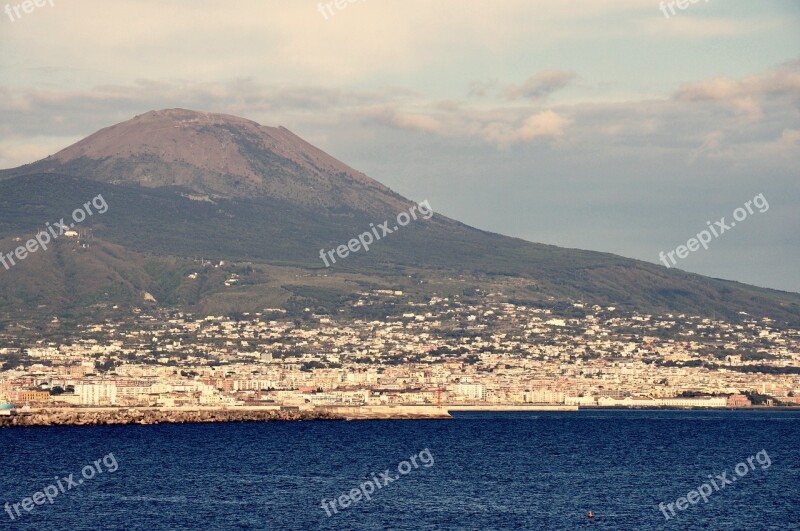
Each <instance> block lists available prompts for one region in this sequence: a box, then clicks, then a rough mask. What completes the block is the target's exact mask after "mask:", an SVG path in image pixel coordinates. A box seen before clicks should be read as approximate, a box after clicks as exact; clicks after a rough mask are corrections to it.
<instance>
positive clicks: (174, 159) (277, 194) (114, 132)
mask: <svg viewBox="0 0 800 531" xmlns="http://www.w3.org/2000/svg"><path fill="white" fill-rule="evenodd" d="M20 170H22V168H20ZM21 173H63V174H67V175H74V176H77V177H83V178H89V179H94V180H98V181H103V182H108V183H111V184H133V185H139V186H145V187H148V188H157V187H177V188H181V189H185V190H186V191H188V192H191V193H194V194H201V195H208V196H210V197H217V198H234V197H237V198H252V197H269V198H273V199H279V200H288V201H291V202H293V203H300V204H304V205H306V206H312V207H315V208H316V207H324V208H341V207H353V208H358V209H361V210H365V209H366V210H371V209H369V208H367V207H368V205H369V204H370V203H375V202H377V203H378V205H381V206H382V207H385V206H387V205H391V206H392V208H394V207H395V206H397V205H398V204H399V201H402V198H400V196H398V195H397V194H394V193H393V192H392V191H391V190H389V189H388V188H386V187H385V186H383V185H382V184H380V183H378V182H377V181H375V180H373V179H370V178H369V177H367V176H365V175H364V174H362V173H360V172H358V171H356V170H354V169H353V168H351V167H350V166H348V165H346V164H344V163H342V162H340V161H338V160H336V159H335V158H334V157H332V156H330V155H328V154H327V153H325V152H323V151H322V150H320V149H318V148H316V147H314V146H313V145H311V144H310V143H308V142H306V141H305V140H303V139H302V138H300V137H299V136H297V135H295V134H294V133H292V132H291V131H289V130H288V129H286V128H284V127H268V126H264V125H261V124H259V123H257V122H254V121H252V120H248V119H245V118H240V117H238V116H232V115H229V114H218V113H208V112H199V111H192V110H187V109H179V108H178V109H162V110H154V111H149V112H147V113H144V114H141V115H138V116H135V117H134V118H132V119H130V120H127V121H125V122H121V123H119V124H116V125H113V126H111V127H107V128H105V129H101V130H100V131H97V132H96V133H94V134H92V135H90V136H88V137H86V138H85V139H83V140H81V141H80V142H77V143H76V144H73V145H72V146H69V147H67V148H65V149H63V150H61V151H59V152H58V153H56V154H55V155H53V156H51V157H48V158H46V159H43V160H41V161H39V162H36V163H34V164H32V165H28V166H26V167H24V172H23V171H12V172H11V174H12V175H19V174H21ZM381 210H382V208H381Z"/></svg>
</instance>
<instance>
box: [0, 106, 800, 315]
mask: <svg viewBox="0 0 800 531" xmlns="http://www.w3.org/2000/svg"><path fill="white" fill-rule="evenodd" d="M98 195H100V196H102V197H103V198H104V200H105V202H106V203H107V205H108V210H107V212H105V213H103V214H102V215H101V214H95V215H93V216H91V217H89V218H88V219H87V220H86V221H85V222H83V223H81V224H79V226H78V227H76V228H77V229H78V230H79V231H81V233H80V235H79V236H78V237H73V238H64V237H62V238H60V239H59V240H58V241H57V242H56V243H54V245H53V246H52V247H51V248H50V249H49V250H48V251H47V252H40V253H35V254H31V255H30V256H29V257H28V258H27V259H26V260H25V262H24V263H20V264H17V265H16V266H15V267H13V268H11V269H10V270H8V271H6V270H4V269H3V268H2V267H0V318H2V316H3V315H5V316H6V317H7V318H11V317H10V316H18V315H20V313H21V312H22V313H27V314H30V315H32V316H46V315H53V314H56V315H58V314H63V313H65V312H66V313H69V314H76V313H81V312H83V311H88V310H89V309H91V308H95V309H96V310H97V311H98V312H100V313H102V312H107V311H109V310H108V308H109V307H112V306H114V305H116V306H119V307H130V306H134V305H139V304H141V303H142V301H143V300H144V298H145V294H148V295H147V298H148V300H149V299H150V296H152V298H154V299H155V300H156V301H157V304H160V305H170V306H176V307H181V308H190V309H192V310H194V311H200V312H219V311H228V312H234V311H249V310H252V309H258V308H264V307H266V306H275V305H284V306H286V307H290V308H300V309H301V310H302V308H304V307H314V308H318V309H320V310H322V311H328V312H335V311H337V310H338V309H339V308H341V307H342V306H343V304H344V303H345V302H346V301H348V300H351V299H352V298H353V297H354V294H356V293H357V292H360V291H364V290H365V289H368V288H370V287H395V288H399V289H404V290H408V291H409V292H410V293H418V294H419V295H420V296H422V295H430V294H431V293H434V292H435V293H439V294H462V293H467V292H471V291H473V290H476V289H489V290H492V289H494V290H495V291H502V292H503V293H504V296H506V297H508V298H510V299H512V300H516V301H523V302H527V303H532V304H544V303H547V302H548V301H550V302H552V301H553V300H565V299H571V300H582V301H584V302H587V303H596V304H602V305H613V306H617V307H620V308H621V309H628V310H638V311H641V312H649V313H656V312H658V313H687V314H701V315H714V314H716V315H718V316H724V317H727V318H729V319H732V320H736V319H737V318H738V316H739V315H740V313H739V312H746V313H748V314H751V315H758V316H770V317H772V318H773V319H776V320H779V321H781V322H788V323H798V321H800V295H798V294H794V293H785V292H780V291H776V290H768V289H762V288H756V287H752V286H747V285H744V284H740V283H736V282H730V281H724V280H718V279H711V278H707V277H703V276H700V275H694V274H690V273H686V272H682V271H679V270H676V269H666V268H664V267H662V266H660V265H655V264H650V263H646V262H641V261H637V260H631V259H627V258H623V257H619V256H615V255H611V254H606V253H597V252H590V251H581V250H574V249H564V248H560V247H555V246H550V245H542V244H536V243H530V242H526V241H523V240H520V239H516V238H509V237H505V236H502V235H498V234H492V233H488V232H484V231H481V230H478V229H475V228H472V227H469V226H466V225H464V224H462V223H459V222H458V221H455V220H452V219H449V218H447V217H444V216H441V215H438V214H435V215H433V216H432V217H431V218H430V219H422V217H420V219H418V220H416V221H413V222H410V223H409V224H408V225H407V226H405V227H402V228H398V230H396V231H392V234H389V235H387V236H385V239H382V240H380V241H377V242H375V243H373V244H372V246H371V248H370V250H369V252H363V251H361V252H356V253H353V254H351V255H350V256H348V257H347V258H346V259H344V260H342V259H339V260H337V262H336V264H332V267H330V268H326V267H325V265H324V264H323V262H322V260H321V259H320V250H323V249H324V250H329V249H334V248H336V247H338V246H340V245H343V244H347V242H348V241H349V240H351V239H353V238H356V237H357V236H358V235H359V234H362V233H364V232H368V231H370V230H371V227H373V226H375V227H377V226H378V225H379V224H381V223H383V222H384V221H385V220H389V221H390V224H389V225H388V227H390V228H394V226H396V225H397V224H396V222H395V221H396V219H397V216H398V214H399V213H400V212H403V211H406V212H408V211H409V209H410V208H411V207H413V206H415V205H416V203H415V202H413V201H411V200H409V199H406V198H404V197H402V196H401V195H399V194H397V193H395V192H393V191H392V190H390V189H389V188H387V187H386V186H384V185H382V184H381V183H379V182H377V181H375V180H373V179H371V178H369V177H367V176H366V175H364V174H362V173H360V172H358V171H356V170H354V169H353V168H350V167H349V166H347V165H345V164H343V163H341V162H339V161H337V160H336V159H334V158H333V157H331V156H330V155H327V154H326V153H324V152H322V151H321V150H319V149H317V148H316V147H314V146H312V145H311V144H309V143H307V142H305V141H304V140H302V139H301V138H299V137H297V136H296V135H294V134H293V133H291V132H290V131H288V130H287V129H285V128H273V127H265V126H261V125H259V124H257V123H255V122H252V121H250V120H245V119H242V118H237V117H234V116H228V115H222V114H209V113H201V112H193V111H188V110H182V109H171V110H162V111H153V112H148V113H146V114H143V115H141V116H137V117H135V118H133V119H131V120H128V121H126V122H123V123H120V124H117V125H114V126H112V127H108V128H106V129H102V130H100V131H98V132H96V133H94V134H93V135H91V136H89V137H87V138H85V139H84V140H81V141H80V142H78V143H76V144H74V145H72V146H69V147H67V148H65V149H64V150H62V151H60V152H58V153H56V154H54V155H52V156H49V157H47V158H45V159H42V160H40V161H37V162H34V163H32V164H28V165H25V166H22V167H19V168H14V169H9V170H4V171H0V252H4V253H8V252H10V251H13V250H14V249H15V248H16V247H18V246H19V245H21V244H24V241H26V240H27V239H28V238H30V237H32V236H33V235H34V234H35V233H36V232H37V231H38V230H40V229H42V228H43V227H44V225H45V223H46V222H49V223H51V224H52V223H54V222H56V221H58V220H59V219H61V218H67V220H69V215H70V213H71V212H72V211H73V210H74V209H76V208H79V207H80V206H81V205H83V204H85V203H86V202H87V201H88V200H91V199H92V198H94V197H97V196H98ZM433 206H434V207H435V205H433ZM371 224H372V225H371ZM15 238H17V239H19V241H15ZM209 260H213V264H214V265H213V266H209V264H208V261H209ZM220 262H223V263H222V264H220Z"/></svg>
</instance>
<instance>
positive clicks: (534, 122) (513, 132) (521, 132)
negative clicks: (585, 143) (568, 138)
mask: <svg viewBox="0 0 800 531" xmlns="http://www.w3.org/2000/svg"><path fill="white" fill-rule="evenodd" d="M569 123H570V122H569V120H568V119H566V118H564V117H562V116H560V115H558V114H557V113H555V112H553V111H543V112H540V113H537V114H534V115H532V116H530V117H528V119H526V120H525V121H524V122H523V123H522V124H521V125H519V126H517V127H514V126H513V125H511V124H508V123H503V122H492V123H489V124H487V125H485V126H484V127H483V136H484V138H485V139H486V140H487V141H489V142H490V143H492V144H494V145H495V146H497V147H498V148H500V149H508V148H510V147H511V146H513V145H514V144H518V143H521V142H527V141H530V140H533V139H535V138H550V139H556V138H560V137H562V136H564V129H565V128H566V127H567V125H568V124H569Z"/></svg>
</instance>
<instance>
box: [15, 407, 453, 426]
mask: <svg viewBox="0 0 800 531" xmlns="http://www.w3.org/2000/svg"><path fill="white" fill-rule="evenodd" d="M449 418H451V417H450V415H449V413H447V410H445V409H438V408H436V407H430V406H420V407H416V406H366V407H318V408H309V409H302V410H301V409H298V408H281V407H279V406H240V407H231V408H219V407H185V408H180V407H171V408H169V407H106V408H75V407H72V408H41V409H30V410H24V411H19V412H18V413H17V414H16V415H13V416H2V417H0V429H2V428H25V427H45V426H116V425H137V424H138V425H151V424H187V423H211V422H275V421H279V422H281V421H282V422H300V421H311V420H422V419H430V420H433V419H449Z"/></svg>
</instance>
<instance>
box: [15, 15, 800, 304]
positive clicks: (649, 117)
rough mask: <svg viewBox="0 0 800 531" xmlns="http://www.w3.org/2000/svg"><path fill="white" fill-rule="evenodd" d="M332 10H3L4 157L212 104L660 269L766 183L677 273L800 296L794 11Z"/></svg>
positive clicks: (797, 28) (429, 192) (421, 185)
mask: <svg viewBox="0 0 800 531" xmlns="http://www.w3.org/2000/svg"><path fill="white" fill-rule="evenodd" d="M38 1H39V2H42V0H38ZM338 1H339V5H343V6H344V8H343V9H338V8H337V7H336V4H335V3H334V2H331V4H330V7H328V8H326V7H325V5H324V4H322V5H321V4H320V3H319V2H315V1H311V0H308V1H306V0H284V1H269V0H230V1H227V2H220V1H213V2H212V1H206V0H180V1H168V0H167V1H165V0H158V1H157V0H114V1H108V0H102V1H101V0H52V2H51V1H50V0H47V2H45V3H44V5H43V6H41V7H37V8H35V9H34V10H33V11H32V12H31V13H25V12H24V11H23V10H22V9H21V8H20V9H18V11H19V13H20V15H21V16H20V17H17V16H16V14H15V13H14V9H13V8H14V6H15V5H18V4H21V0H14V1H13V2H9V3H8V5H9V8H10V9H9V10H10V13H11V14H10V15H9V14H8V13H6V12H3V13H0V112H2V122H0V167H3V168H6V167H14V166H18V165H20V164H23V163H27V162H32V161H34V160H37V159H39V158H41V157H44V156H46V155H48V154H51V153H54V152H56V151H58V150H59V149H61V148H63V147H65V146H67V145H69V144H71V143H73V142H75V141H77V140H79V139H81V138H83V137H85V136H87V135H89V134H91V133H93V132H94V131H96V130H97V129H100V128H102V127H105V126H108V125H111V124H114V123H117V122H120V121H123V120H127V119H129V118H132V117H133V116H134V115H136V114H140V113H143V112H145V111H148V110H153V109H162V108H171V107H183V108H188V109H194V110H202V111H211V112H226V113H230V114H236V115H239V116H244V117H246V118H250V119H252V120H255V121H258V122H260V123H263V124H265V125H283V126H285V127H287V128H289V129H291V130H292V131H294V132H295V133H297V134H299V135H300V136H302V137H304V138H306V139H307V140H309V141H310V142H312V143H313V144H315V145H317V146H319V147H320V148H322V149H324V150H326V151H328V152H329V153H331V154H333V155H334V156H336V157H337V158H339V159H341V160H343V161H344V162H346V163H348V164H350V165H351V166H353V167H355V168H356V169H358V170H361V171H363V172H365V173H367V174H368V175H370V176H371V177H374V178H375V179H378V180H379V181H381V182H383V183H385V184H386V185H388V186H390V187H391V188H393V189H395V190H396V191H398V192H400V193H402V194H404V195H406V196H408V197H410V198H413V199H416V200H420V201H421V200H423V199H428V200H429V201H430V203H431V205H432V206H433V208H434V209H435V210H437V211H438V212H441V213H443V214H446V215H448V216H451V217H454V218H457V219H459V220H461V221H464V222H465V223H468V224H470V225H473V226H476V227H479V228H482V229H486V230H490V231H494V232H500V233H503V234H508V235H512V236H519V237H522V238H525V239H528V240H531V241H536V242H544V243H552V244H556V245H561V246H566V247H576V248H583V249H593V250H600V251H609V252H613V253H616V254H620V255H623V256H628V257H632V258H638V259H641V260H646V261H649V262H654V263H657V262H658V260H659V252H660V251H664V252H668V251H671V250H673V249H675V248H676V247H677V246H678V245H681V244H685V243H686V241H687V240H688V239H689V238H691V237H693V236H694V235H696V234H697V233H698V232H700V231H701V230H703V229H705V228H706V222H707V221H711V222H712V224H713V222H714V221H717V220H719V219H720V218H722V217H723V216H725V218H726V224H728V225H730V222H731V221H733V216H732V214H733V212H734V210H736V209H737V208H739V207H743V206H744V204H745V203H746V202H747V201H750V200H752V199H753V198H754V197H755V196H757V195H758V194H763V196H764V197H765V198H766V201H767V202H768V204H769V209H768V210H766V212H763V213H761V212H760V211H759V209H757V208H755V209H752V210H753V211H754V213H753V214H752V215H748V217H747V219H744V220H742V221H740V222H736V226H735V227H732V228H731V229H729V230H727V231H725V233H724V234H721V235H720V236H719V237H718V238H715V239H714V240H713V241H712V242H711V243H710V244H709V249H708V250H704V249H702V248H700V250H698V251H696V252H693V253H690V255H689V257H688V258H686V259H684V260H680V261H679V263H678V267H680V268H682V269H685V270H688V271H693V272H697V273H702V274H705V275H709V276H714V277H719V278H727V279H733V280H739V281H742V282H747V283H752V284H756V285H760V286H767V287H773V288H778V289H785V290H791V291H800V274H798V272H799V271H800V234H798V228H799V227H800V208H798V207H800V175H799V173H800V2H798V1H797V0H758V1H753V0H707V1H706V0H700V1H698V2H696V3H691V2H690V1H689V0H687V5H686V8H685V9H683V10H681V9H680V8H679V7H678V6H674V7H673V9H674V14H672V13H671V12H670V9H669V7H668V6H667V5H666V3H664V10H665V11H666V13H667V15H669V17H667V16H666V15H665V14H664V12H662V10H661V9H660V5H659V2H658V1H656V0H561V1H558V2H553V1H539V0H493V1H488V0H485V1H481V2H477V1H470V0H427V1H421V0H403V1H394V0H354V1H353V2H352V3H348V2H346V1H343V0H338ZM681 4H682V5H683V0H681ZM5 5H6V3H5V2H0V7H5ZM12 19H14V20H13V21H12ZM762 209H763V208H762ZM741 212H742V211H739V215H740V217H741Z"/></svg>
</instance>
